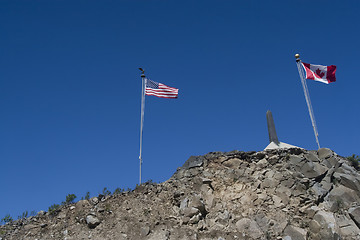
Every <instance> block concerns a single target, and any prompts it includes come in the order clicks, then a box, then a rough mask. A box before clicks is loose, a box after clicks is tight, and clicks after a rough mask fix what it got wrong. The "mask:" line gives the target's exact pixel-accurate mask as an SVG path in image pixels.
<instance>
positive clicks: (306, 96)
mask: <svg viewBox="0 0 360 240" xmlns="http://www.w3.org/2000/svg"><path fill="white" fill-rule="evenodd" d="M295 58H296V64H297V68H298V71H299V76H300V80H301V84H302V86H303V89H304V95H305V99H306V103H307V106H308V110H309V115H310V119H311V123H312V126H313V129H314V134H315V139H316V143H317V145H318V147H319V148H320V143H319V138H318V136H319V133H318V131H317V127H316V121H315V116H314V112H313V108H312V105H311V100H310V95H309V89H308V87H307V84H306V79H305V75H304V71H303V69H302V66H301V59H300V55H299V54H295Z"/></svg>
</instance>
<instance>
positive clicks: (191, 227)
mask: <svg viewBox="0 0 360 240" xmlns="http://www.w3.org/2000/svg"><path fill="white" fill-rule="evenodd" d="M359 198H360V175H359V173H358V172H357V171H356V170H355V169H354V168H353V167H352V166H351V164H350V163H349V162H348V161H347V160H346V159H344V158H342V157H340V156H338V155H337V154H335V153H334V152H332V151H331V150H329V149H325V148H323V149H320V150H319V151H306V150H302V149H289V150H271V151H263V152H240V151H233V152H227V153H221V152H213V153H209V154H206V155H204V156H197V157H190V158H189V159H188V160H187V161H186V162H185V164H184V165H183V166H182V167H181V168H179V169H178V170H177V171H176V173H175V174H174V175H173V176H172V177H171V178H170V179H169V180H168V181H166V182H163V183H161V184H153V183H146V184H143V185H141V186H139V187H137V188H136V189H135V190H134V191H131V192H123V193H121V194H117V195H111V196H102V195H99V196H98V197H94V198H91V199H90V200H81V201H79V202H77V203H75V204H70V205H67V206H64V207H62V208H61V209H60V210H59V211H56V212H53V213H46V212H43V211H41V212H39V213H38V214H37V216H34V217H30V218H27V219H23V220H18V221H15V222H12V223H8V224H6V225H3V226H0V239H2V240H5V239H6V240H10V239H17V240H18V239H38V240H40V239H41V240H45V239H66V240H70V239H72V240H75V239H99V240H100V239H101V240H102V239H118V240H121V239H136V240H138V239H154V240H165V239H169V240H172V239H184V240H185V239H194V240H195V239H202V240H205V239H208V240H210V239H215V240H221V239H222V240H224V239H226V240H228V239H237V240H238V239H246V240H249V239H284V240H305V239H318V240H330V239H360V229H359V227H360V203H359Z"/></svg>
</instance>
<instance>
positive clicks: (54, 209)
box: [49, 204, 60, 216]
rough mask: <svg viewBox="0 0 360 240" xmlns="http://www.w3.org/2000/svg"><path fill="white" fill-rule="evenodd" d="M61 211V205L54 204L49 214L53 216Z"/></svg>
mask: <svg viewBox="0 0 360 240" xmlns="http://www.w3.org/2000/svg"><path fill="white" fill-rule="evenodd" d="M59 209H60V205H59V204H53V205H51V206H50V207H49V214H50V215H52V216H53V215H55V214H56V213H57V212H58V210H59Z"/></svg>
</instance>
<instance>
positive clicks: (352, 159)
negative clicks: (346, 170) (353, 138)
mask: <svg viewBox="0 0 360 240" xmlns="http://www.w3.org/2000/svg"><path fill="white" fill-rule="evenodd" d="M346 159H347V160H348V161H349V162H350V164H351V166H353V167H354V168H355V169H356V170H358V171H359V170H360V166H359V161H360V157H359V156H358V155H355V154H353V155H352V156H350V157H347V158H346Z"/></svg>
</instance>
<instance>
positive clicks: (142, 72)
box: [139, 68, 145, 77]
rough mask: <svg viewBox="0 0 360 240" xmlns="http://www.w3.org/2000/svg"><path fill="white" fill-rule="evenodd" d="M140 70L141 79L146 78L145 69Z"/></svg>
mask: <svg viewBox="0 0 360 240" xmlns="http://www.w3.org/2000/svg"><path fill="white" fill-rule="evenodd" d="M139 70H140V71H141V77H145V69H142V68H139Z"/></svg>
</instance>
